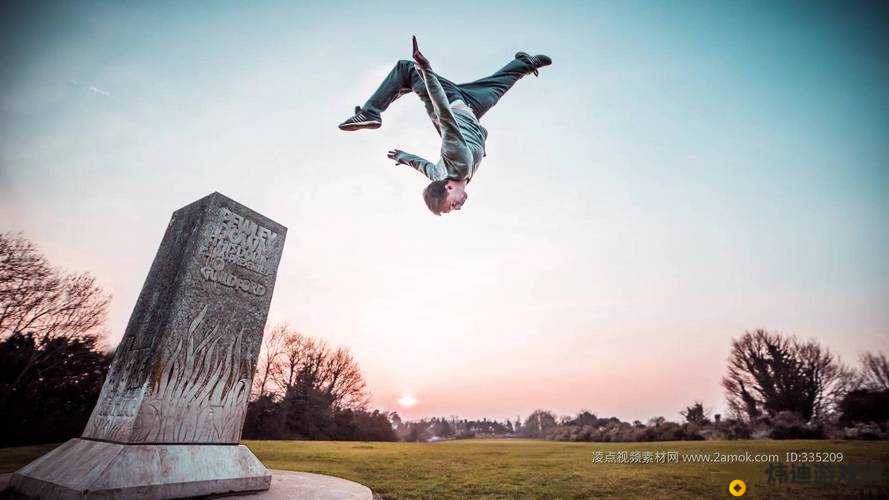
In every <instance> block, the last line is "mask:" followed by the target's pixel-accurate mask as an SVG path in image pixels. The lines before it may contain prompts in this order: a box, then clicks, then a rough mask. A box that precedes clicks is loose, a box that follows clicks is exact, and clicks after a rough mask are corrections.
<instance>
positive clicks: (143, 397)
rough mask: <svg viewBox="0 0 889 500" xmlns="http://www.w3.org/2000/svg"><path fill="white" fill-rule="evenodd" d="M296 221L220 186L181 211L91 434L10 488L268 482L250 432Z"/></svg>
mask: <svg viewBox="0 0 889 500" xmlns="http://www.w3.org/2000/svg"><path fill="white" fill-rule="evenodd" d="M286 233H287V228H285V227H284V226H281V225H280V224H277V223H275V222H273V221H271V220H270V219H267V218H266V217H263V216H262V215H260V214H258V213H256V212H254V211H252V210H250V209H249V208H247V207H245V206H243V205H241V204H239V203H237V202H235V201H234V200H231V199H229V198H227V197H225V196H223V195H221V194H219V193H213V194H211V195H209V196H207V197H205V198H202V199H200V200H198V201H196V202H194V203H192V204H190V205H188V206H186V207H184V208H181V209H179V210H177V211H176V212H174V213H173V218H172V219H171V220H170V224H169V225H168V226H167V231H166V233H165V234H164V238H163V241H162V242H161V245H160V249H159V250H158V252H157V255H156V256H155V258H154V263H153V264H152V265H151V270H150V271H149V273H148V278H147V279H146V280H145V284H144V285H143V287H142V292H141V294H140V295H139V299H138V301H137V302H136V307H135V308H134V310H133V314H132V316H131V317H130V321H129V323H128V324H127V329H126V332H125V334H124V336H123V339H122V340H121V343H120V345H119V346H118V348H117V352H116V353H115V356H114V361H113V362H112V364H111V368H110V370H109V372H108V376H107V378H106V379H105V385H104V386H102V393H101V395H100V396H99V401H98V402H97V403H96V407H95V408H94V409H93V413H92V416H91V417H90V420H89V422H88V423H87V425H86V429H85V430H84V431H83V435H82V437H81V438H76V439H72V440H70V441H68V442H67V443H65V444H63V445H62V446H60V447H58V448H56V449H55V450H53V451H51V452H49V453H47V454H46V455H44V456H42V457H40V458H38V459H37V460H35V461H33V462H31V463H30V464H28V465H26V466H25V467H23V468H22V469H20V470H19V471H18V472H16V473H15V474H14V475H13V477H12V478H11V481H10V488H11V489H12V490H14V491H17V492H19V493H24V494H26V495H30V496H38V497H44V498H66V497H78V498H80V497H126V498H175V497H189V496H198V495H211V494H225V493H231V492H244V491H259V490H266V489H268V488H269V484H270V482H271V475H270V474H269V471H268V470H266V468H265V467H264V466H263V465H262V463H261V462H260V461H259V460H258V459H257V458H256V457H255V456H254V455H253V453H252V452H251V451H250V450H249V449H248V448H247V447H245V446H243V445H240V444H239V443H240V439H241V428H242V426H243V424H244V416H245V413H246V411H247V400H248V398H249V396H250V389H251V386H252V382H253V372H254V370H255V368H256V359H257V356H258V354H259V346H260V344H261V342H262V334H263V329H264V327H265V322H266V317H267V315H268V310H269V303H270V302H271V299H272V291H273V290H274V288H275V276H276V274H277V270H278V263H279V261H280V259H281V250H282V248H283V246H284V237H285V234H286ZM122 236H123V235H122Z"/></svg>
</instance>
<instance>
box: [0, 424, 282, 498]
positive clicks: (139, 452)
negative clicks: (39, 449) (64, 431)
mask: <svg viewBox="0 0 889 500" xmlns="http://www.w3.org/2000/svg"><path fill="white" fill-rule="evenodd" d="M271 479H272V477H271V474H269V471H268V470H266V468H265V467H264V466H263V465H262V463H261V462H260V461H259V459H257V458H256V456H254V455H253V453H252V452H251V451H250V450H249V449H248V448H247V447H246V446H243V445H234V444H232V445H224V444H223V445H209V444H118V443H108V442H104V441H92V440H89V439H72V440H70V441H68V442H67V443H65V444H63V445H62V446H59V447H58V448H56V449H54V450H53V451H51V452H49V453H47V454H46V455H43V456H42V457H40V458H38V459H37V460H34V461H33V462H31V463H30V464H28V465H26V466H24V467H22V468H21V469H19V470H18V472H16V473H15V474H13V476H12V478H11V480H10V483H9V489H10V490H11V491H14V492H17V493H21V494H24V495H28V496H33V497H39V498H111V497H115V498H152V499H154V498H183V497H194V496H203V495H219V494H230V493H238V492H250V491H261V490H267V489H268V488H269V485H270V484H271Z"/></svg>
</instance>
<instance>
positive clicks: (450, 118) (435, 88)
mask: <svg viewBox="0 0 889 500" xmlns="http://www.w3.org/2000/svg"><path fill="white" fill-rule="evenodd" d="M415 67H416V68H417V71H418V72H419V73H420V76H422V77H423V82H424V83H425V84H426V91H427V92H429V100H430V101H432V108H433V109H434V110H435V114H436V115H437V116H438V121H439V124H440V126H441V134H442V136H444V135H445V134H447V133H450V134H451V135H457V136H458V137H460V138H461V139H462V138H463V135H462V134H461V133H460V129H459V128H458V127H457V119H456V118H454V113H453V112H452V111H451V105H450V103H449V102H448V96H447V94H445V91H444V88H442V86H441V82H439V81H438V77H437V76H436V75H435V72H433V71H432V69H431V68H422V67H420V65H416V66H415Z"/></svg>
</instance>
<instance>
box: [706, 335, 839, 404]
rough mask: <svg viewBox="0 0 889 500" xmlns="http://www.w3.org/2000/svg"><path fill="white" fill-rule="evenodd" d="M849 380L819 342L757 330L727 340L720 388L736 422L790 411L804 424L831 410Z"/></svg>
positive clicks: (836, 361) (832, 356)
mask: <svg viewBox="0 0 889 500" xmlns="http://www.w3.org/2000/svg"><path fill="white" fill-rule="evenodd" d="M850 378H851V372H850V371H849V370H848V369H847V368H845V367H844V366H843V365H842V364H841V363H840V362H839V360H838V359H837V358H836V357H835V356H834V355H833V354H831V353H830V351H828V350H827V349H825V348H823V347H821V346H820V345H819V344H818V343H816V342H814V341H809V342H801V341H799V340H797V339H796V337H793V336H784V335H780V334H778V333H770V332H767V331H765V330H761V329H760V330H755V331H752V332H745V333H744V335H742V336H741V338H740V339H737V340H733V341H732V347H731V353H730V355H729V359H728V373H727V374H726V376H725V377H723V379H722V386H723V388H724V389H725V393H726V397H727V399H728V404H729V408H730V409H731V410H732V412H733V413H735V414H736V415H737V416H739V417H742V418H743V417H746V418H755V417H757V416H759V415H762V414H764V413H765V414H768V415H769V416H774V415H777V414H778V413H779V412H781V411H792V412H794V413H796V414H797V415H799V416H800V418H802V419H803V420H805V421H808V420H810V419H813V418H815V419H818V418H821V417H823V416H824V415H825V414H826V413H827V412H829V411H831V410H832V409H833V408H834V407H835V405H836V404H837V402H838V401H839V399H840V398H841V397H842V395H843V393H844V391H845V390H846V389H847V386H848V384H847V381H848V380H850Z"/></svg>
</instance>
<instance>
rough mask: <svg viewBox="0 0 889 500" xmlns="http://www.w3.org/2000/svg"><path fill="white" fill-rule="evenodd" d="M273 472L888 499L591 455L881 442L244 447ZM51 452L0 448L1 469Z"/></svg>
mask: <svg viewBox="0 0 889 500" xmlns="http://www.w3.org/2000/svg"><path fill="white" fill-rule="evenodd" d="M245 444H247V445H248V446H249V447H250V448H251V449H252V450H253V451H254V453H256V455H257V456H258V457H259V458H260V459H261V460H262V461H263V463H265V465H266V466H267V467H269V468H271V469H289V470H297V471H305V472H316V473H320V474H330V475H333V476H339V477H343V478H346V479H351V480H353V481H358V482H360V483H362V484H365V485H367V486H369V487H370V488H371V489H372V490H373V491H374V492H375V493H378V494H380V495H382V496H383V497H384V498H466V497H473V498H477V497H487V498H535V497H536V498H540V497H543V498H587V497H621V498H644V497H672V498H675V497H686V498H688V497H697V498H700V497H707V498H711V497H715V498H719V497H723V498H732V497H730V496H729V494H728V490H727V487H728V483H729V482H730V481H731V480H733V479H742V480H744V481H745V482H746V483H747V494H746V495H745V496H744V498H763V497H768V498H798V497H829V496H842V497H848V498H856V497H861V496H863V495H879V496H889V487H887V486H886V479H885V478H884V483H883V485H882V486H881V487H880V488H874V487H871V488H868V489H865V488H861V487H858V488H856V487H850V486H848V485H846V484H844V483H840V482H837V483H835V484H831V485H816V484H768V482H767V480H768V475H767V474H766V465H765V464H740V463H727V464H690V463H661V464H658V463H655V464H597V463H594V461H593V454H594V452H596V451H602V452H604V453H607V452H609V451H615V452H617V451H634V450H635V451H652V452H654V451H677V452H679V453H680V454H681V453H689V452H703V453H713V452H716V451H719V452H723V453H738V454H742V453H744V452H747V451H749V452H750V453H778V454H780V455H781V457H782V461H783V457H784V452H785V451H822V452H824V451H827V452H842V453H843V454H844V455H845V457H846V459H845V463H853V464H883V465H884V466H885V465H887V464H889V443H887V442H857V441H809V440H806V441H801V440H800V441H759V440H754V441H703V442H701V441H699V442H667V443H557V442H551V441H536V440H526V439H515V440H513V439H509V440H507V439H490V440H483V439H473V440H463V441H448V442H442V443H429V444H426V443H360V442H319V441H314V442H312V441H248V442H246V443H245ZM50 448H52V446H35V447H26V448H7V449H0V471H3V472H9V471H12V470H14V469H15V468H17V467H18V466H20V465H23V464H25V463H27V462H28V461H29V460H31V459H32V458H34V457H36V456H38V455H40V454H42V453H44V452H46V451H47V450H49V449H50Z"/></svg>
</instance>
